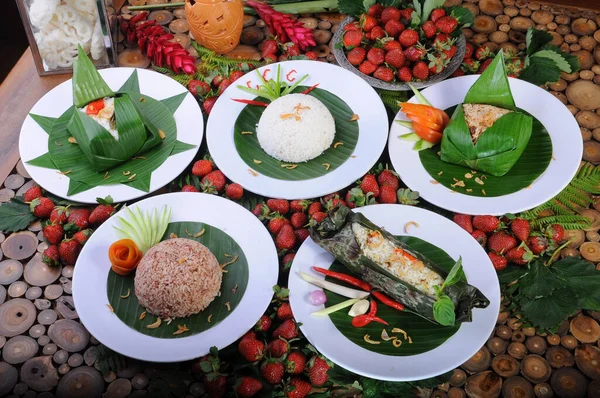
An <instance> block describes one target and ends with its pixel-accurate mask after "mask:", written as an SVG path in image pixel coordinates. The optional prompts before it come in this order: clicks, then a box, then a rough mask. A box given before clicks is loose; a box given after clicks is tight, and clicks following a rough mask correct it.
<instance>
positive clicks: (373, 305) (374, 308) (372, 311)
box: [368, 300, 377, 316]
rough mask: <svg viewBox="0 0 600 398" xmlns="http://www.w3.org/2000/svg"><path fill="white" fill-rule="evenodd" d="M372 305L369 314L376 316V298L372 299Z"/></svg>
mask: <svg viewBox="0 0 600 398" xmlns="http://www.w3.org/2000/svg"><path fill="white" fill-rule="evenodd" d="M370 305H371V307H370V308H369V314H368V315H370V316H375V314H377V302H376V301H375V300H371V301H370Z"/></svg>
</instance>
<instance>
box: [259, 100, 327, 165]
mask: <svg viewBox="0 0 600 398" xmlns="http://www.w3.org/2000/svg"><path fill="white" fill-rule="evenodd" d="M256 132H257V138H258V142H259V144H260V146H261V148H262V149H263V150H264V151H265V152H266V153H267V154H268V155H270V156H272V157H274V158H275V159H278V160H281V161H284V162H290V163H300V162H306V161H308V160H311V159H314V158H316V157H317V156H319V155H320V154H322V153H323V152H324V151H325V150H326V149H327V148H329V147H330V146H331V144H332V143H333V139H334V136H335V121H334V119H333V116H332V115H331V112H329V109H327V107H326V106H325V105H324V104H323V103H322V102H321V101H319V100H318V99H316V98H315V97H312V96H310V95H305V94H288V95H284V96H283V97H280V98H278V99H276V100H275V101H273V102H272V103H271V104H270V105H269V106H268V107H267V108H266V109H265V111H264V112H263V114H262V116H261V117H260V120H259V122H258V126H257V129H256Z"/></svg>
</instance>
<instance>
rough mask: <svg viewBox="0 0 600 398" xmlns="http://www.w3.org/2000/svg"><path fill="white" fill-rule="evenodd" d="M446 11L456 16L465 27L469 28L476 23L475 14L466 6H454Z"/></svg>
mask: <svg viewBox="0 0 600 398" xmlns="http://www.w3.org/2000/svg"><path fill="white" fill-rule="evenodd" d="M446 13H447V14H449V15H450V16H452V17H454V18H455V19H456V20H457V21H458V24H459V25H460V26H462V27H463V28H468V27H469V26H472V25H473V24H474V23H475V15H473V13H472V12H471V11H470V10H469V9H467V8H465V7H461V6H453V7H450V8H449V9H448V10H447V11H446Z"/></svg>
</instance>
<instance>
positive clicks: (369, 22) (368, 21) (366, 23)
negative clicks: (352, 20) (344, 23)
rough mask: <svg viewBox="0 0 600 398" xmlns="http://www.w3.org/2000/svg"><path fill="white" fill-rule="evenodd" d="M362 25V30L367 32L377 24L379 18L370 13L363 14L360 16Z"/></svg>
mask: <svg viewBox="0 0 600 398" xmlns="http://www.w3.org/2000/svg"><path fill="white" fill-rule="evenodd" d="M359 23H360V26H361V27H362V30H363V31H365V32H370V31H371V29H373V28H374V27H375V26H377V25H378V24H377V19H376V18H375V17H373V16H371V15H369V14H363V15H361V16H360V20H359Z"/></svg>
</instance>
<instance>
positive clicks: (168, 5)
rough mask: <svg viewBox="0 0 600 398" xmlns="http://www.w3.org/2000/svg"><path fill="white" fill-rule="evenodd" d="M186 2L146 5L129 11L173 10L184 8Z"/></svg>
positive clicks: (133, 7) (130, 7) (130, 8)
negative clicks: (174, 8) (173, 8)
mask: <svg viewBox="0 0 600 398" xmlns="http://www.w3.org/2000/svg"><path fill="white" fill-rule="evenodd" d="M183 6H185V3H184V2H181V3H166V4H146V5H144V6H129V8H128V9H129V11H141V10H154V9H157V8H172V7H183Z"/></svg>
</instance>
